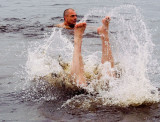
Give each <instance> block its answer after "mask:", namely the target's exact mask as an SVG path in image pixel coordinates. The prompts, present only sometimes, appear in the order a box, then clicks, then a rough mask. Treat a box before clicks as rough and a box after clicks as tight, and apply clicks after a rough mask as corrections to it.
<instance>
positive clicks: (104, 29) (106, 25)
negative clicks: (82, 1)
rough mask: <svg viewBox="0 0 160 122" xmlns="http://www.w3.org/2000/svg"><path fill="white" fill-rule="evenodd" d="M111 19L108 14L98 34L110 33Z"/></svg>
mask: <svg viewBox="0 0 160 122" xmlns="http://www.w3.org/2000/svg"><path fill="white" fill-rule="evenodd" d="M109 21H110V17H109V16H106V17H105V18H104V19H102V26H100V27H99V28H98V29H97V32H98V34H100V35H102V34H103V35H106V34H108V29H109Z"/></svg>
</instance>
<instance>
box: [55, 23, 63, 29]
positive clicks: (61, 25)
mask: <svg viewBox="0 0 160 122" xmlns="http://www.w3.org/2000/svg"><path fill="white" fill-rule="evenodd" d="M56 27H59V28H64V23H60V24H57V25H56Z"/></svg>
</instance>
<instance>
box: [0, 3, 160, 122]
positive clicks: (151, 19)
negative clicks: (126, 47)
mask: <svg viewBox="0 0 160 122" xmlns="http://www.w3.org/2000/svg"><path fill="white" fill-rule="evenodd" d="M124 4H133V5H135V6H136V7H137V8H138V9H140V11H141V14H142V15H143V16H144V21H145V23H146V25H147V29H148V30H149V33H150V34H151V36H152V41H153V43H154V44H155V46H154V50H153V57H154V58H155V59H156V60H157V65H155V67H154V66H153V71H152V72H151V74H150V81H151V82H152V83H153V84H154V86H155V87H157V88H160V82H159V79H160V42H159V39H160V13H159V11H160V1H158V0H154V1H149V0H141V1H138V0H136V1H134V2H133V1H131V0H122V1H119V0H113V1H109V0H108V1H104V0H100V1H98V0H93V1H91V0H88V1H86V0H81V1H74V0H65V1H58V0H53V1H52V0H46V1H43V0H34V1H33V0H14V1H13V0H3V1H1V2H0V15H1V16H0V121H4V122H8V121H13V122H15V121H18V122H23V121H24V122H29V121H36V122H37V121H38V122H41V121H47V122H48V121H49V122H50V121H73V122H76V121H87V122H90V121H97V122H106V121H107V122H117V121H119V122H143V121H144V122H150V121H151V122H158V121H160V104H159V103H152V104H145V103H144V104H142V105H139V106H129V107H118V106H109V105H102V104H101V103H100V101H98V102H97V101H95V100H94V97H95V96H94V95H90V96H88V95H86V94H82V95H81V97H79V99H78V98H77V99H78V100H79V101H80V102H72V104H74V106H75V107H71V106H69V105H66V106H64V107H63V106H62V105H63V104H64V103H65V102H66V101H67V100H69V99H71V98H73V97H75V96H74V95H73V94H68V93H66V92H65V93H64V92H62V91H63V90H59V89H56V88H52V87H50V86H49V87H48V86H47V85H46V84H45V83H44V84H43V83H42V82H40V83H39V84H36V86H35V84H34V83H33V85H32V82H31V83H27V80H26V72H25V71H24V70H25V65H26V61H27V58H28V57H27V53H28V47H29V46H30V45H32V43H35V42H39V43H40V42H42V41H43V40H44V39H45V33H48V34H49V35H50V33H51V32H52V26H53V25H54V24H57V23H60V22H63V17H62V13H63V11H64V9H65V8H74V9H75V10H76V11H77V13H78V14H79V16H78V17H79V20H81V19H82V17H83V16H84V15H85V14H87V12H88V11H89V10H90V9H93V8H102V7H106V10H110V9H112V8H114V7H117V6H120V5H124ZM101 18H102V17H100V19H101ZM98 19H99V17H97V16H94V17H93V19H92V18H91V19H88V20H87V24H90V25H93V24H96V23H98V22H97V21H100V20H98ZM90 37H92V38H97V35H96V34H95V33H94V32H88V33H86V38H90ZM88 45H89V44H88ZM95 45H96V48H97V46H98V48H99V47H100V43H95ZM95 45H94V44H93V45H92V46H95ZM155 59H154V60H155ZM28 86H29V87H28ZM159 91H160V90H159ZM87 99H90V102H89V107H82V105H81V103H83V101H85V100H87ZM92 99H93V100H92Z"/></svg>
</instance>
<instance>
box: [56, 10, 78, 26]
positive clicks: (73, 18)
mask: <svg viewBox="0 0 160 122" xmlns="http://www.w3.org/2000/svg"><path fill="white" fill-rule="evenodd" d="M63 17H64V22H63V23H61V24H58V25H57V27H61V28H66V29H74V26H75V25H76V22H77V14H76V12H75V11H74V10H73V9H72V8H69V9H66V10H65V11H64V13H63Z"/></svg>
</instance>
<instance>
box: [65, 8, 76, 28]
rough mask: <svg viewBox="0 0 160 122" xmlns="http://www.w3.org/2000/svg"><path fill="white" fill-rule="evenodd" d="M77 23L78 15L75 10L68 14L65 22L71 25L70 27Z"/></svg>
mask: <svg viewBox="0 0 160 122" xmlns="http://www.w3.org/2000/svg"><path fill="white" fill-rule="evenodd" d="M76 21H77V14H76V12H75V11H73V10H69V11H68V14H67V15H66V16H65V22H66V23H67V24H68V25H69V26H74V25H75V24H76Z"/></svg>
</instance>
